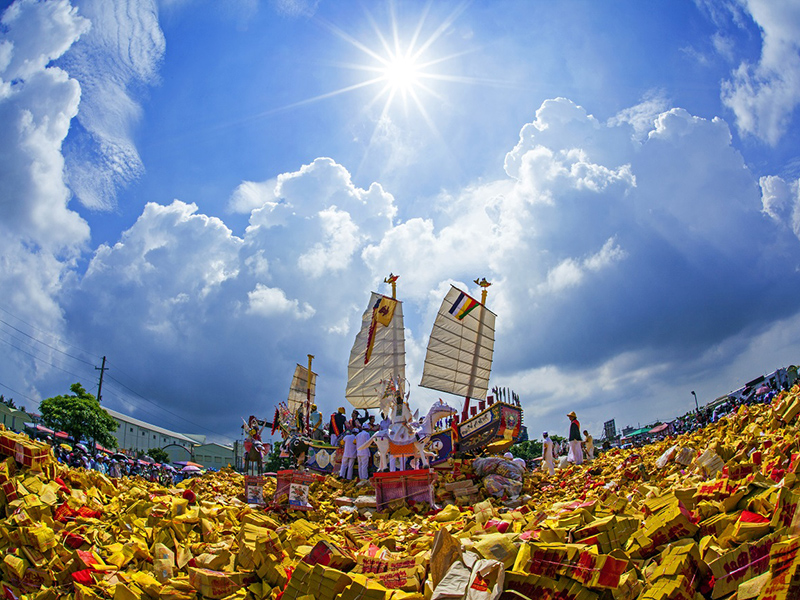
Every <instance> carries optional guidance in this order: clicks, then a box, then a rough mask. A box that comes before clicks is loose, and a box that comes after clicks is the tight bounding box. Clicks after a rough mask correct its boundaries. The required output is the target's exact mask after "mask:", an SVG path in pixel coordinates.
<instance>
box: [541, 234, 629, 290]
mask: <svg viewBox="0 0 800 600" xmlns="http://www.w3.org/2000/svg"><path fill="white" fill-rule="evenodd" d="M624 256H625V251H624V250H622V248H620V247H619V246H617V245H616V244H615V243H614V239H613V238H610V239H609V240H608V241H607V242H606V243H605V244H603V247H602V248H601V249H600V251H599V252H597V254H593V255H592V256H589V257H587V258H585V259H583V260H575V259H573V258H567V259H565V260H564V261H562V262H561V263H559V264H558V265H556V266H555V267H554V268H553V269H551V270H550V271H548V273H547V279H546V280H545V281H544V282H542V283H540V284H539V285H538V286H537V290H538V291H539V293H541V294H548V293H556V292H560V291H562V290H565V289H568V288H571V287H574V286H577V285H580V284H581V282H582V281H583V280H584V277H585V275H586V273H588V272H592V271H594V272H598V271H601V270H602V269H603V268H605V267H608V266H610V265H612V264H614V263H615V262H618V261H620V260H622V258H624Z"/></svg>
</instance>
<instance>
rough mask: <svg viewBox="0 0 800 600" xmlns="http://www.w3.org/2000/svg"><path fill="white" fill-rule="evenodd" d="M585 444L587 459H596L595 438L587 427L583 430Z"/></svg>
mask: <svg viewBox="0 0 800 600" xmlns="http://www.w3.org/2000/svg"><path fill="white" fill-rule="evenodd" d="M583 445H584V447H585V448H586V458H587V460H594V438H593V437H592V436H590V435H589V432H588V431H587V430H586V429H584V430H583Z"/></svg>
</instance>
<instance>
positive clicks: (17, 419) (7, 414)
mask: <svg viewBox="0 0 800 600" xmlns="http://www.w3.org/2000/svg"><path fill="white" fill-rule="evenodd" d="M30 420H31V415H29V414H28V413H26V412H25V411H23V410H17V409H16V408H10V407H9V406H8V405H7V404H0V422H2V423H3V425H5V428H6V429H13V430H14V431H22V430H23V429H24V428H25V423H27V422H28V421H30Z"/></svg>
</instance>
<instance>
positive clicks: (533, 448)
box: [509, 440, 542, 460]
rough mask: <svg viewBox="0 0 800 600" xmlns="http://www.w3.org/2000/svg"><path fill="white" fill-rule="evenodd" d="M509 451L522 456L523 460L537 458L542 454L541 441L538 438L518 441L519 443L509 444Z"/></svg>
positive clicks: (519, 456) (516, 455)
mask: <svg viewBox="0 0 800 600" xmlns="http://www.w3.org/2000/svg"><path fill="white" fill-rule="evenodd" d="M509 452H511V454H513V455H514V456H515V457H518V458H524V459H525V460H531V459H533V458H539V457H540V456H541V455H542V442H540V441H539V440H527V441H525V442H520V443H519V444H514V445H513V446H511V448H509Z"/></svg>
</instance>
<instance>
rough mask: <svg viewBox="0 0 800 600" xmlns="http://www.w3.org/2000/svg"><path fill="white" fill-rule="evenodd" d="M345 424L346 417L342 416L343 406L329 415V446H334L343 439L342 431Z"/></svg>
mask: <svg viewBox="0 0 800 600" xmlns="http://www.w3.org/2000/svg"><path fill="white" fill-rule="evenodd" d="M346 424H347V417H345V416H344V406H340V407H339V410H338V411H336V412H335V413H333V414H332V415H331V444H332V445H333V446H336V445H337V444H338V443H339V440H340V439H341V438H343V437H344V430H345V427H346Z"/></svg>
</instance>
